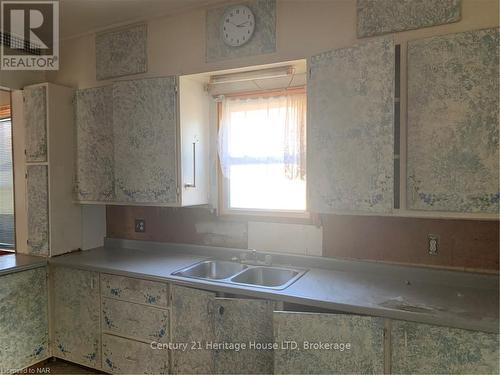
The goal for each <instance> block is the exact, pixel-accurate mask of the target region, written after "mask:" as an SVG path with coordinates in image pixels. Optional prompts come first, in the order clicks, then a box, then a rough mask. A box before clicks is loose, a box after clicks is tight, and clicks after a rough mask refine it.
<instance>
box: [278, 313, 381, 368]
mask: <svg viewBox="0 0 500 375" xmlns="http://www.w3.org/2000/svg"><path fill="white" fill-rule="evenodd" d="M273 324H274V342H275V343H277V344H278V345H279V348H278V349H277V350H275V352H274V372H275V373H277V374H325V373H329V374H343V373H357V374H380V373H383V372H384V320H383V319H382V318H373V317H367V316H357V315H344V314H338V315H337V314H323V313H321V314H320V313H302V312H279V311H278V312H275V313H274V323H273Z"/></svg>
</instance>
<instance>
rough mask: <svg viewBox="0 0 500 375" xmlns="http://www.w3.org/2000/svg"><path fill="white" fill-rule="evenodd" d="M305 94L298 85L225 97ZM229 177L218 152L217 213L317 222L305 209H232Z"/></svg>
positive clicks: (236, 217)
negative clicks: (229, 199) (228, 199)
mask: <svg viewBox="0 0 500 375" xmlns="http://www.w3.org/2000/svg"><path fill="white" fill-rule="evenodd" d="M301 93H303V94H305V93H306V89H305V86H297V87H292V88H288V89H285V90H268V91H254V92H252V93H240V94H231V95H226V96H225V97H239V98H251V97H272V96H276V95H282V94H284V95H290V94H301ZM216 112H217V114H216V115H217V126H216V128H217V134H218V133H219V130H220V124H221V122H222V102H220V101H219V102H217V108H216ZM226 189H227V179H226V178H224V176H223V175H222V169H221V166H220V159H219V153H218V152H217V191H218V196H217V214H218V216H222V217H224V218H227V219H229V220H234V221H263V222H273V223H288V224H313V223H317V222H318V220H315V219H314V218H313V216H312V214H311V213H310V212H308V211H307V210H305V211H282V210H250V209H248V210H245V209H231V208H229V207H228V203H227V199H226V198H227V196H226Z"/></svg>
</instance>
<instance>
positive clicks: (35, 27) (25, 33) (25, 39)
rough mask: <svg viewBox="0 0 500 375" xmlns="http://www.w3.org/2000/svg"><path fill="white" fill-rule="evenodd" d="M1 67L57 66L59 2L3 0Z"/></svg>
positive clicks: (6, 68)
mask: <svg viewBox="0 0 500 375" xmlns="http://www.w3.org/2000/svg"><path fill="white" fill-rule="evenodd" d="M1 9H2V16H1V30H2V45H1V56H0V59H1V60H0V68H1V69H3V70H57V69H59V2H58V1H23V2H20V1H2V2H1Z"/></svg>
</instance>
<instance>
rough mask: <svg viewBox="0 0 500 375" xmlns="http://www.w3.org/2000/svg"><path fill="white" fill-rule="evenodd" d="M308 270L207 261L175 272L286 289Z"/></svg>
mask: <svg viewBox="0 0 500 375" xmlns="http://www.w3.org/2000/svg"><path fill="white" fill-rule="evenodd" d="M306 272H307V270H302V269H296V268H284V267H274V266H254V265H247V264H242V263H238V262H229V261H223V260H205V261H202V262H199V263H196V264H193V265H191V266H189V267H186V268H183V269H181V270H179V271H176V272H174V273H173V274H172V275H174V276H182V277H188V278H192V279H202V280H210V281H218V282H221V283H227V284H234V285H244V286H254V287H260V288H268V289H278V290H279V289H285V288H287V287H288V286H290V285H291V284H292V283H294V282H295V281H297V280H298V279H299V278H300V277H301V276H302V275H304V274H305V273H306Z"/></svg>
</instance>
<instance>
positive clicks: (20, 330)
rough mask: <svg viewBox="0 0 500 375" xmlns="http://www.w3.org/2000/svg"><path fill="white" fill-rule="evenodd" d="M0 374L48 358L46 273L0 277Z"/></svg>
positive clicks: (14, 274) (33, 272)
mask: <svg viewBox="0 0 500 375" xmlns="http://www.w3.org/2000/svg"><path fill="white" fill-rule="evenodd" d="M0 284H1V288H0V306H1V309H0V311H1V314H0V373H2V374H3V373H13V370H15V369H16V370H20V369H23V368H25V367H27V366H30V365H32V364H34V363H37V362H39V361H41V360H43V359H45V358H47V357H49V356H50V355H49V351H48V341H49V333H48V309H47V301H48V297H47V270H46V268H45V267H42V268H37V269H33V270H29V271H23V272H17V273H12V274H9V275H6V276H1V277H0Z"/></svg>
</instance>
